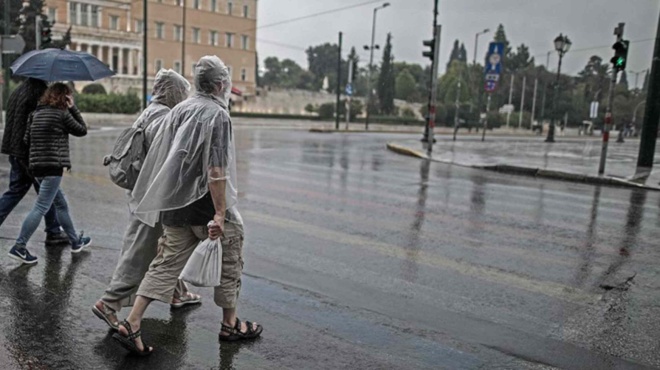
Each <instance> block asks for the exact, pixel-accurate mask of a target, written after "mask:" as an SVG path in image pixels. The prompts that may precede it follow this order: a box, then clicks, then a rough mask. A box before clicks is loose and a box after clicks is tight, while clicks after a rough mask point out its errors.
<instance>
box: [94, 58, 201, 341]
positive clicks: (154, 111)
mask: <svg viewBox="0 0 660 370" xmlns="http://www.w3.org/2000/svg"><path fill="white" fill-rule="evenodd" d="M189 91H190V83H188V81H187V80H186V79H185V78H183V76H181V75H180V74H178V73H176V72H174V71H173V70H171V69H170V70H160V71H159V72H158V73H157V74H156V78H155V80H154V87H153V92H152V101H151V103H150V104H149V106H148V107H147V108H146V109H145V110H144V112H142V114H141V115H140V117H138V119H137V120H136V121H135V123H134V124H133V128H138V127H141V128H142V129H143V130H144V131H143V132H144V148H143V150H144V153H143V154H142V155H143V156H146V155H147V153H148V152H149V150H151V148H153V146H151V144H152V142H153V141H154V137H155V136H156V133H157V132H158V128H159V126H160V123H161V122H162V120H163V119H164V118H165V116H167V114H168V113H169V112H170V110H171V109H172V108H174V106H175V105H177V104H179V103H180V102H182V101H183V100H185V99H186V98H187V97H188V92H189ZM156 150H157V149H156ZM142 158H144V157H142ZM162 236H163V226H162V225H161V224H160V222H158V223H156V224H155V226H154V227H151V226H149V225H147V224H145V223H143V222H141V221H140V220H139V219H138V218H137V217H135V216H134V215H133V214H131V215H130V216H129V223H128V228H127V229H126V233H125V235H124V241H123V246H122V249H121V254H120V255H119V262H118V263H117V267H116V268H115V272H114V273H113V275H112V280H111V281H110V284H109V285H108V288H107V289H106V290H105V293H104V294H103V296H102V297H101V298H100V299H99V300H98V301H97V302H96V304H94V306H92V312H93V313H94V314H95V315H96V316H97V317H98V318H100V319H101V320H103V321H104V322H105V323H106V324H108V326H110V328H112V329H114V330H117V327H118V325H119V322H118V319H117V314H118V313H119V311H120V310H121V309H122V307H126V306H128V305H132V302H133V301H134V300H135V299H134V295H135V292H136V291H137V289H138V286H139V285H140V282H141V281H142V278H143V277H144V274H145V273H146V272H147V270H148V269H149V264H150V263H151V261H152V260H153V259H154V258H155V257H156V255H157V251H158V249H159V239H160V238H161V237H162ZM163 242H164V240H161V242H160V243H161V244H162V243H163ZM200 302H201V297H200V296H199V295H197V294H192V293H189V292H188V289H187V288H186V286H185V284H184V283H183V282H182V281H179V282H178V283H177V285H176V289H175V290H174V297H173V298H172V300H171V306H172V307H173V308H179V307H183V306H185V305H188V304H196V303H200Z"/></svg>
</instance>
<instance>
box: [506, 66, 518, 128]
mask: <svg viewBox="0 0 660 370" xmlns="http://www.w3.org/2000/svg"><path fill="white" fill-rule="evenodd" d="M515 80H516V75H514V74H512V75H511V86H510V87H509V105H511V100H512V99H513V82H514V81H515ZM510 120H511V111H508V112H507V113H506V128H507V129H508V128H509V121H510Z"/></svg>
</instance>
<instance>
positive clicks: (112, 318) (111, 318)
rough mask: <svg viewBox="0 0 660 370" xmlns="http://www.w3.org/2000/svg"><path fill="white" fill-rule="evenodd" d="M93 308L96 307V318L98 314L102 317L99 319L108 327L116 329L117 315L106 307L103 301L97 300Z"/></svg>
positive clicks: (117, 323)
mask: <svg viewBox="0 0 660 370" xmlns="http://www.w3.org/2000/svg"><path fill="white" fill-rule="evenodd" d="M94 307H96V310H97V311H96V312H94V313H95V314H97V316H98V315H99V314H100V315H101V316H102V317H99V318H100V319H102V320H104V321H105V322H106V323H107V324H108V325H110V327H111V328H113V329H116V328H117V325H119V320H118V319H117V313H116V312H115V310H113V309H112V308H110V307H108V306H106V305H105V303H103V301H101V300H99V301H97V302H96V303H95V304H94Z"/></svg>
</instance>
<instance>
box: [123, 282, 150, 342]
mask: <svg viewBox="0 0 660 370" xmlns="http://www.w3.org/2000/svg"><path fill="white" fill-rule="evenodd" d="M152 301H153V299H150V298H145V297H143V296H140V295H139V296H137V299H136V300H135V304H134V305H133V309H132V310H131V313H129V314H128V317H127V318H126V321H128V323H129V324H131V328H132V329H133V332H137V331H138V330H140V325H141V323H142V317H144V313H145V312H146V311H147V307H149V304H151V302H152ZM119 334H120V335H123V336H128V330H126V328H125V327H124V326H123V325H121V324H120V325H119ZM135 345H136V346H137V347H138V349H139V350H141V351H144V344H142V337H138V338H136V339H135ZM149 350H150V351H151V350H153V348H149Z"/></svg>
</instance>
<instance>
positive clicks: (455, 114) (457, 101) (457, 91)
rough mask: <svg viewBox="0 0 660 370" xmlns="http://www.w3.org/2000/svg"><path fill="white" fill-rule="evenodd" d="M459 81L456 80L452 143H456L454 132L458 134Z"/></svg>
mask: <svg viewBox="0 0 660 370" xmlns="http://www.w3.org/2000/svg"><path fill="white" fill-rule="evenodd" d="M460 101H461V80H460V79H459V80H458V86H457V89H456V112H454V141H456V132H458V119H459V116H458V111H459V109H460V107H461V103H460Z"/></svg>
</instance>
